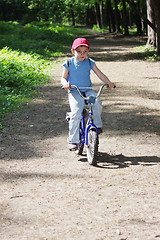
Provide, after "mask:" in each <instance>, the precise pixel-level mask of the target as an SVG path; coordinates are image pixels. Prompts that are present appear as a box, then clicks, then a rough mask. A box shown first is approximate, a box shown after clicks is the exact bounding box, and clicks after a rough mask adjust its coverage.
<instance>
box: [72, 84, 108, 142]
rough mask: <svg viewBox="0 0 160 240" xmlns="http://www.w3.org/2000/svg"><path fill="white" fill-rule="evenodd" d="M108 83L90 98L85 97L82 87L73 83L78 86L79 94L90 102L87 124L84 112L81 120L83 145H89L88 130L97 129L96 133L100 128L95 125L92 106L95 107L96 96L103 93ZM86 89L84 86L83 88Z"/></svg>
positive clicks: (73, 86)
mask: <svg viewBox="0 0 160 240" xmlns="http://www.w3.org/2000/svg"><path fill="white" fill-rule="evenodd" d="M105 85H106V84H103V85H102V86H101V87H100V89H99V92H98V94H97V96H95V97H94V96H90V97H88V98H86V97H84V96H83V95H82V93H81V91H80V89H81V88H78V87H77V86H75V85H71V87H72V88H76V89H77V91H78V93H79V95H80V96H81V97H82V98H83V99H84V100H87V102H88V104H89V117H88V120H87V124H86V126H85V120H84V116H83V114H82V117H81V122H80V139H81V143H82V145H84V143H85V144H86V145H87V146H88V131H89V129H95V131H96V133H97V134H98V129H97V127H96V126H95V125H94V123H93V110H92V107H93V104H94V103H95V101H96V98H98V97H99V95H100V94H101V92H102V89H103V87H104V86H105ZM83 89H84V88H83ZM87 89H92V88H87Z"/></svg>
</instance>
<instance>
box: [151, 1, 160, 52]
mask: <svg viewBox="0 0 160 240" xmlns="http://www.w3.org/2000/svg"><path fill="white" fill-rule="evenodd" d="M152 2H153V8H154V16H155V24H156V27H157V34H156V35H157V36H156V47H157V54H158V55H159V56H160V0H152Z"/></svg>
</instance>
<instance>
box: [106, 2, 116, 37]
mask: <svg viewBox="0 0 160 240" xmlns="http://www.w3.org/2000/svg"><path fill="white" fill-rule="evenodd" d="M107 15H108V24H109V31H110V32H112V31H113V32H115V31H116V26H115V19H114V14H113V9H112V6H111V0H107Z"/></svg>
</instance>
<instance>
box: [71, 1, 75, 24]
mask: <svg viewBox="0 0 160 240" xmlns="http://www.w3.org/2000/svg"><path fill="white" fill-rule="evenodd" d="M70 10H71V17H72V26H75V17H74V11H73V5H72V4H70Z"/></svg>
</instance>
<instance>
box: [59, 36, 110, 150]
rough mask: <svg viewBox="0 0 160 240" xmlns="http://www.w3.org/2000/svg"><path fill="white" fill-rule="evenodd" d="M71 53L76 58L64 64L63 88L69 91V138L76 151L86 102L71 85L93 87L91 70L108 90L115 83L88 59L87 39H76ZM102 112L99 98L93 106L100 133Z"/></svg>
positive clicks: (92, 94)
mask: <svg viewBox="0 0 160 240" xmlns="http://www.w3.org/2000/svg"><path fill="white" fill-rule="evenodd" d="M71 52H72V53H73V55H74V56H73V57H72V58H70V59H69V60H67V61H66V62H65V63H64V64H63V72H62V77H61V83H62V86H63V88H64V89H66V90H68V98H69V104H70V109H71V114H70V121H69V137H68V142H69V150H70V151H75V150H77V149H78V144H79V123H80V120H81V115H82V111H83V108H84V100H83V99H82V98H81V97H80V95H79V93H78V92H77V91H76V89H71V85H76V86H78V87H91V86H92V82H91V79H90V70H91V69H92V70H93V71H94V72H95V74H96V75H97V77H98V78H99V79H100V80H101V81H102V82H104V83H106V84H108V85H109V87H107V88H114V83H112V82H111V81H110V80H109V79H108V77H107V76H106V75H105V74H103V73H102V72H101V71H100V69H99V68H98V67H97V65H96V63H95V61H94V60H92V59H91V58H88V52H89V43H88V42H87V40H86V39H85V38H77V39H75V40H74V42H73V44H72V49H71ZM81 92H83V94H85V96H86V97H88V96H95V95H96V93H95V92H94V91H93V90H91V89H89V90H88V89H82V90H81ZM101 111H102V105H101V100H100V98H98V99H96V102H95V104H94V105H93V117H94V124H95V125H96V127H97V128H98V130H99V133H101V132H102V121H101Z"/></svg>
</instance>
